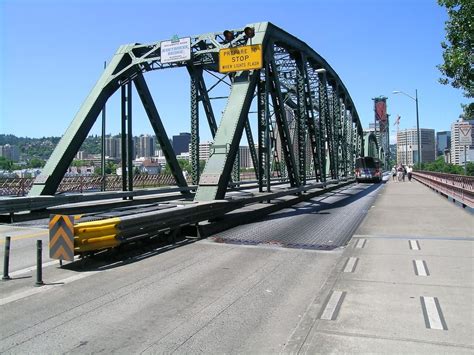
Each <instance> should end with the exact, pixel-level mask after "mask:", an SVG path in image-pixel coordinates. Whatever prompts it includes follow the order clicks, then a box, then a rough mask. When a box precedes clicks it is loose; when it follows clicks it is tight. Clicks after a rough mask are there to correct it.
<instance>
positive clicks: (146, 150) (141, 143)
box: [137, 135, 155, 158]
mask: <svg viewBox="0 0 474 355" xmlns="http://www.w3.org/2000/svg"><path fill="white" fill-rule="evenodd" d="M154 155H155V138H154V137H153V136H150V135H141V136H140V137H138V143H137V156H138V157H143V158H150V157H152V156H154Z"/></svg>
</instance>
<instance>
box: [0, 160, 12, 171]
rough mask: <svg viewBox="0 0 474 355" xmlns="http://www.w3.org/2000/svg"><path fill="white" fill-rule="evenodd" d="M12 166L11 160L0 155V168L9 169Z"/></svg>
mask: <svg viewBox="0 0 474 355" xmlns="http://www.w3.org/2000/svg"><path fill="white" fill-rule="evenodd" d="M12 168H13V162H12V161H11V160H10V159H7V158H5V157H0V169H1V170H8V171H11V170H12Z"/></svg>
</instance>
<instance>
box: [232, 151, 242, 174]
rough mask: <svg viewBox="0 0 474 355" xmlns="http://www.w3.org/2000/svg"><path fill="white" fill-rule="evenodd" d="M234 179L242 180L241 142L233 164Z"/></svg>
mask: <svg viewBox="0 0 474 355" xmlns="http://www.w3.org/2000/svg"><path fill="white" fill-rule="evenodd" d="M239 143H240V142H239ZM232 181H234V182H238V181H240V144H239V146H238V148H237V152H236V153H235V160H234V164H233V166H232Z"/></svg>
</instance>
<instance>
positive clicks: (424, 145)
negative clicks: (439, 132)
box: [397, 128, 435, 165]
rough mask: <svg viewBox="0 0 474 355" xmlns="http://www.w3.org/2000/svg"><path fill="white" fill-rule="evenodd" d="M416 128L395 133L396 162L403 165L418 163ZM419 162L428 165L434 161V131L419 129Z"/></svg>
mask: <svg viewBox="0 0 474 355" xmlns="http://www.w3.org/2000/svg"><path fill="white" fill-rule="evenodd" d="M416 133H417V131H416V128H411V129H404V130H400V131H399V132H398V133H397V162H398V163H401V164H403V165H407V164H409V165H412V164H417V163H418V137H417V134H416ZM420 136H421V144H420V146H421V147H420V148H421V161H422V162H423V163H429V162H432V161H434V160H435V132H434V129H428V128H420Z"/></svg>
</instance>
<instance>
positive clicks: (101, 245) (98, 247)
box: [74, 240, 120, 253]
mask: <svg viewBox="0 0 474 355" xmlns="http://www.w3.org/2000/svg"><path fill="white" fill-rule="evenodd" d="M119 244H120V241H118V240H115V241H107V242H101V243H93V244H87V245H81V246H79V247H76V248H74V251H76V252H78V253H84V252H86V251H94V250H101V249H109V248H113V247H116V246H117V245H119Z"/></svg>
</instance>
